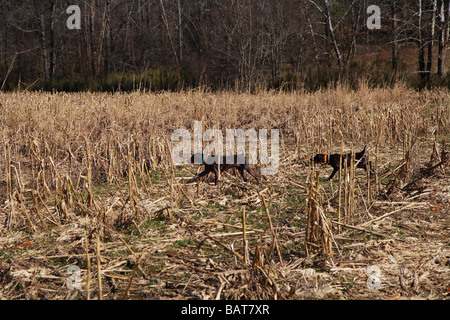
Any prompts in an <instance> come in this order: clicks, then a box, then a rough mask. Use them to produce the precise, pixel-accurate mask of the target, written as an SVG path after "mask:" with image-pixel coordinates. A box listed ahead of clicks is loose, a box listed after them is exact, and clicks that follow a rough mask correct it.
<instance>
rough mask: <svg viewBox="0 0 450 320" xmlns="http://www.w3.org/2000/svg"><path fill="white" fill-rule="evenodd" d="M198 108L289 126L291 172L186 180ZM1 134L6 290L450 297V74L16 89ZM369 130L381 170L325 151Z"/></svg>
mask: <svg viewBox="0 0 450 320" xmlns="http://www.w3.org/2000/svg"><path fill="white" fill-rule="evenodd" d="M194 120H198V121H202V122H203V125H204V127H205V128H204V129H207V128H218V129H221V130H225V129H226V128H242V129H248V128H255V129H272V128H278V129H280V132H281V136H280V140H281V146H280V148H281V150H280V154H281V158H280V164H281V167H280V170H279V172H278V174H277V175H276V176H271V177H268V180H267V181H265V182H263V183H262V184H261V185H256V184H254V183H245V184H244V183H242V181H241V180H240V179H239V178H238V177H237V176H234V175H233V174H231V173H228V172H226V173H222V180H223V181H222V183H220V185H219V186H214V185H213V184H211V183H209V182H208V181H206V182H202V183H200V184H198V185H195V184H194V185H192V184H191V185H186V184H184V181H185V178H190V177H191V176H192V175H193V174H194V173H195V170H197V168H196V167H194V166H190V165H185V166H173V164H172V162H171V160H170V148H171V147H172V145H171V142H170V137H171V134H172V131H173V130H175V129H179V128H186V129H189V130H193V127H192V126H193V121H194ZM0 140H1V141H2V148H1V150H0V203H1V205H0V224H1V225H0V259H1V260H0V284H1V285H0V299H44V298H49V299H87V298H90V299H101V298H102V299H122V298H128V299H189V298H200V299H305V298H318V299H371V298H392V299H400V298H429V299H445V298H448V293H449V291H450V288H449V287H448V286H449V283H450V274H449V272H450V268H449V265H450V262H449V257H450V250H449V245H450V244H449V242H448V239H449V227H450V226H449V217H448V212H449V210H450V187H449V186H450V183H449V182H450V178H449V166H448V153H446V152H445V151H446V147H445V145H444V141H447V143H448V141H449V140H450V95H449V92H448V91H424V92H421V93H418V92H415V91H411V90H408V89H406V88H404V87H401V86H398V87H395V88H393V89H369V88H367V86H365V85H361V88H360V89H359V90H358V91H351V90H348V89H347V88H345V87H338V88H337V89H333V90H323V91H319V92H316V93H305V92H300V93H278V92H261V93H260V94H257V95H250V94H248V95H247V94H234V93H214V94H213V93H208V92H201V91H192V92H185V93H163V94H143V93H131V94H114V95H111V94H90V93H80V94H64V93H58V94H47V93H30V92H19V93H0ZM364 145H368V146H369V155H370V160H371V161H372V162H373V164H374V166H375V171H374V172H373V174H366V173H365V172H364V171H359V169H358V170H357V171H354V168H348V171H349V173H350V179H349V180H347V179H345V176H346V175H342V176H341V178H340V179H339V178H337V176H336V178H335V179H334V181H332V182H327V181H325V179H324V177H326V176H328V174H329V172H330V168H329V167H317V168H313V167H312V166H311V163H310V161H309V159H310V158H311V156H312V155H313V154H314V153H316V152H318V151H319V150H320V151H322V152H327V153H331V152H339V151H340V150H341V146H342V149H344V151H346V152H348V151H351V150H353V151H354V152H355V151H359V150H360V148H362V147H363V146H364ZM317 174H319V175H320V178H319V179H317V178H318V177H319V176H318V175H317ZM339 181H341V183H339ZM244 223H245V227H243V226H244ZM307 253H308V254H307ZM71 265H76V266H78V267H80V270H81V290H70V289H68V288H67V286H66V285H65V284H66V283H67V281H68V277H69V274H67V271H66V270H67V267H69V266H71ZM371 266H376V267H377V268H379V270H380V272H381V275H380V277H381V279H380V281H381V288H380V289H369V288H368V286H367V279H368V278H369V277H370V274H369V271H368V270H370V269H368V267H371ZM99 274H101V277H99Z"/></svg>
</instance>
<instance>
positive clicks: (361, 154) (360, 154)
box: [355, 145, 367, 159]
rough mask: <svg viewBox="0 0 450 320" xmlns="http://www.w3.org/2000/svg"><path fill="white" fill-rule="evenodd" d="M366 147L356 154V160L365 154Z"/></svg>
mask: <svg viewBox="0 0 450 320" xmlns="http://www.w3.org/2000/svg"><path fill="white" fill-rule="evenodd" d="M366 149H367V145H365V146H364V149H362V151H361V152H358V153H356V155H355V156H356V158H357V159H360V158H361V157H362V156H363V155H364V154H365V153H366Z"/></svg>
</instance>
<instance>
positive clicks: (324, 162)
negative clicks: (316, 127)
mask: <svg viewBox="0 0 450 320" xmlns="http://www.w3.org/2000/svg"><path fill="white" fill-rule="evenodd" d="M323 164H327V154H326V153H325V160H324V161H323Z"/></svg>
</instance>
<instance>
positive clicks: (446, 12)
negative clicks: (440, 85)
mask: <svg viewBox="0 0 450 320" xmlns="http://www.w3.org/2000/svg"><path fill="white" fill-rule="evenodd" d="M449 2H450V1H449V0H439V44H438V71H437V73H438V75H439V77H441V78H442V77H443V76H444V73H445V60H446V58H447V45H448V42H449V36H450V3H449Z"/></svg>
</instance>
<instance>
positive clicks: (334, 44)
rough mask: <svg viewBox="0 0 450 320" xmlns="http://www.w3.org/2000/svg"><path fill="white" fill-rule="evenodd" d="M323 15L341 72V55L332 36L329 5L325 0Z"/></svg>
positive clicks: (333, 35)
mask: <svg viewBox="0 0 450 320" xmlns="http://www.w3.org/2000/svg"><path fill="white" fill-rule="evenodd" d="M325 14H326V18H327V26H328V31H329V32H330V36H331V43H332V44H333V48H334V52H335V53H336V58H337V61H338V65H339V70H340V71H342V70H343V61H342V53H341V50H340V49H339V45H338V43H337V40H336V36H335V34H334V28H333V23H332V21H331V12H330V4H329V2H328V0H325Z"/></svg>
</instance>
